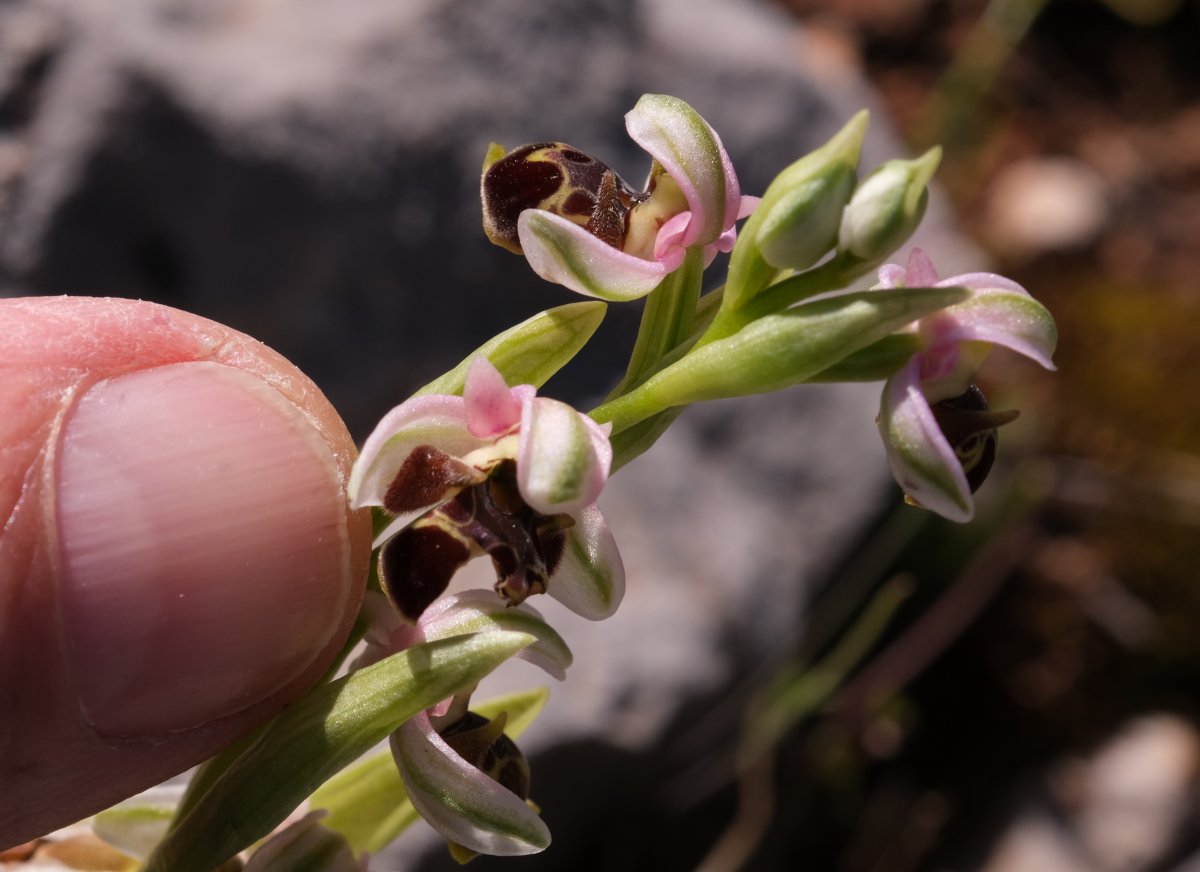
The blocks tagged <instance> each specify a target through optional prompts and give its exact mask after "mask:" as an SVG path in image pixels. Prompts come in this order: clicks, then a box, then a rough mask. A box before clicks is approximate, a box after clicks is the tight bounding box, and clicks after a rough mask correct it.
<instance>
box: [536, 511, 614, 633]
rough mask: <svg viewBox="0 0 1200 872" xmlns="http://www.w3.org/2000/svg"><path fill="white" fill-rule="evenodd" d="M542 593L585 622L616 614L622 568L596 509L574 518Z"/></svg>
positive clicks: (610, 538) (580, 513)
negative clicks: (558, 558) (560, 556)
mask: <svg viewBox="0 0 1200 872" xmlns="http://www.w3.org/2000/svg"><path fill="white" fill-rule="evenodd" d="M546 593H548V594H550V596H552V597H554V599H556V600H558V601H559V602H560V603H562V604H563V605H564V606H566V607H567V608H569V609H570V610H571V611H573V612H575V614H577V615H580V616H581V617H584V618H587V619H588V620H589V621H602V620H604V619H605V618H608V617H611V616H612V615H613V614H615V613H616V611H617V608H618V606H620V605H621V599H622V598H623V597H624V596H625V565H624V563H622V562H621V552H620V551H619V550H618V549H617V540H616V539H615V538H613V535H612V533H611V532H610V531H609V529H608V525H607V524H606V523H605V522H604V516H603V515H602V514H601V513H600V508H599V507H598V506H595V505H592V506H588V507H587V508H585V509H583V510H582V511H581V512H578V513H577V514H576V515H575V526H574V527H572V528H571V529H570V530H569V531H568V532H567V542H566V545H565V547H564V548H563V556H562V560H561V562H560V563H559V565H558V567H557V568H556V569H555V570H554V574H553V575H551V576H550V584H549V587H547V589H546Z"/></svg>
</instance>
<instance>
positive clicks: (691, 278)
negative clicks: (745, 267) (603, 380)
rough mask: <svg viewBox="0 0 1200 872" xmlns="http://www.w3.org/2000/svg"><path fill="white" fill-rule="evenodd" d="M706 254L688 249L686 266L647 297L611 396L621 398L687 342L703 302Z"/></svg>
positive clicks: (684, 263) (684, 264) (667, 278)
mask: <svg viewBox="0 0 1200 872" xmlns="http://www.w3.org/2000/svg"><path fill="white" fill-rule="evenodd" d="M703 258H704V253H703V252H702V251H701V250H700V249H698V248H691V249H688V252H687V255H686V256H685V257H684V261H683V264H682V265H681V266H680V267H679V269H677V270H675V272H673V273H671V274H670V275H669V276H667V277H666V278H665V279H663V280H662V282H661V283H660V284H659V286H658V287H657V288H655V289H654V290H653V291H651V292H650V294H649V296H647V297H646V307H645V308H644V309H643V310H642V323H641V326H640V327H639V328H638V335H637V340H636V341H635V342H634V345H633V351H632V352H631V353H630V355H629V365H628V366H627V367H626V370H625V377H624V378H623V379H621V381H620V382H619V383H618V384H617V386H616V387H615V388H613V389H612V391H611V392H610V393H609V398H610V399H611V398H613V397H619V396H621V394H624V393H626V392H627V391H629V390H630V389H631V388H634V387H636V386H637V385H639V384H641V382H643V381H645V380H646V378H647V377H648V376H650V375H651V374H652V373H653V372H654V370H655V368H656V366H657V364H658V362H659V361H660V360H662V358H663V357H664V356H665V355H666V354H667V353H668V352H670V351H671V350H672V349H673V348H675V347H676V346H677V345H679V344H680V343H681V342H683V341H684V340H685V339H687V337H688V335H689V334H690V333H691V330H692V324H693V322H694V320H695V315H696V307H697V305H698V304H699V302H700V284H701V281H702V280H703V277H704V260H703Z"/></svg>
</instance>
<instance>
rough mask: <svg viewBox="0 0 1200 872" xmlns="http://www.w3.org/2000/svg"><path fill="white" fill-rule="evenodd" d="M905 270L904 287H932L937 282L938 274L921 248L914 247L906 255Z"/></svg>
mask: <svg viewBox="0 0 1200 872" xmlns="http://www.w3.org/2000/svg"><path fill="white" fill-rule="evenodd" d="M904 272H905V280H904V284H905V287H909V288H932V287H933V286H934V285H936V284H937V280H938V274H937V270H936V269H934V266H933V261H932V260H930V259H929V255H927V254H926V253H925V252H924V251H923V250H922V249H920V248H914V249H913V250H912V251H911V252H910V253H909V255H908V266H907V267H906V268H905V270H904Z"/></svg>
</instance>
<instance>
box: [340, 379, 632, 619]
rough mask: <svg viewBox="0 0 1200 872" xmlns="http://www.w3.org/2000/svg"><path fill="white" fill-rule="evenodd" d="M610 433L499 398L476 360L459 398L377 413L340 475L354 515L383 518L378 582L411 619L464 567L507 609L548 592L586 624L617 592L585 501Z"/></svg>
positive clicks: (597, 484) (559, 408)
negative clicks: (487, 561)
mask: <svg viewBox="0 0 1200 872" xmlns="http://www.w3.org/2000/svg"><path fill="white" fill-rule="evenodd" d="M609 429H610V428H609V427H608V426H607V425H605V426H601V425H600V424H597V423H596V422H595V421H593V420H592V419H591V418H589V417H588V416H587V415H584V414H581V413H579V412H577V411H576V410H575V409H573V408H571V407H570V406H568V405H566V404H565V403H561V402H558V401H557V400H551V399H547V398H544V397H538V396H535V390H534V388H533V387H532V386H530V385H518V386H517V387H514V388H509V387H508V386H507V385H506V384H505V382H504V378H503V376H501V375H500V373H499V372H498V371H497V370H496V368H495V367H494V366H492V364H491V363H490V362H489V361H488V360H487V359H486V358H484V357H479V358H477V359H476V360H474V361H473V362H472V364H471V366H470V369H469V370H468V373H467V378H466V386H465V388H464V391H463V396H461V397H459V396H447V395H439V394H433V395H426V396H419V397H413V398H412V399H409V400H408V401H406V402H404V403H402V404H400V405H399V406H397V407H396V408H394V409H393V410H392V411H391V412H389V413H388V414H387V415H385V416H384V418H383V420H381V421H380V422H379V426H377V427H376V428H375V431H374V432H373V433H372V434H371V435H370V436H369V437H368V438H367V441H366V442H365V443H364V445H363V449H362V453H361V454H360V455H359V458H358V461H357V462H356V463H355V465H354V469H353V471H352V472H351V475H350V484H349V496H350V503H351V505H352V506H353V507H354V508H361V507H363V506H380V507H382V508H383V510H384V511H385V512H386V513H387V514H388V515H390V516H391V520H390V522H389V523H388V524H387V526H386V527H385V528H384V530H383V531H382V532H381V533H380V534H379V536H377V537H376V540H375V545H376V547H381V550H380V555H379V577H380V581H381V583H382V585H383V588H384V590H385V591H386V592H387V594H388V597H389V598H390V599H391V600H392V602H393V603H394V604H395V605H396V607H397V608H398V609H399V610H400V612H401V613H402V614H403V615H404V616H405V617H407V618H408V619H409V620H411V621H415V620H416V619H417V618H419V617H420V616H421V613H422V612H424V611H425V609H426V608H427V607H428V606H429V605H430V604H431V603H432V602H433V601H434V600H435V599H437V598H438V597H439V596H440V595H441V594H442V593H443V592H444V591H445V590H446V587H447V585H449V583H450V579H451V578H452V577H453V576H454V574H455V573H456V572H457V571H458V570H459V568H461V567H462V566H463V565H465V564H466V563H467V562H468V561H469V560H471V559H472V558H473V557H478V556H481V555H483V554H485V553H486V554H487V555H488V556H490V557H491V558H492V563H493V565H494V566H495V569H496V591H497V593H499V594H500V595H501V596H502V597H503V598H504V599H505V601H506V602H508V603H509V604H512V605H515V604H518V603H520V602H522V601H523V600H524V599H525V598H526V597H528V596H529V595H531V594H535V593H549V594H550V595H551V596H552V597H554V598H555V599H557V600H559V601H560V602H562V603H563V604H564V605H565V606H567V608H569V609H571V610H572V611H574V612H576V613H578V614H580V615H582V616H583V617H585V618H589V619H591V620H601V619H603V618H606V617H608V616H610V615H611V614H613V613H614V612H615V611H616V609H617V606H618V605H619V604H620V601H621V597H622V595H623V594H624V589H625V573H624V568H623V567H622V564H621V557H620V554H619V553H618V552H617V547H616V542H615V540H614V539H613V536H612V534H611V533H610V532H609V529H608V526H607V525H606V524H605V523H604V518H603V516H602V515H601V514H600V509H599V508H598V507H597V506H596V498H597V497H598V496H599V495H600V491H601V489H602V488H603V487H604V483H605V481H606V480H607V479H608V472H609V466H610V464H611V463H612V446H611V445H610V444H609V441H608V432H609Z"/></svg>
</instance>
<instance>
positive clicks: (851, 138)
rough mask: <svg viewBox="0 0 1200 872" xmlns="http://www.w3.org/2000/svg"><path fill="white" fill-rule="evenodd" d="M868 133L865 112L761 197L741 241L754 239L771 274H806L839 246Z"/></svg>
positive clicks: (806, 157) (781, 176)
mask: <svg viewBox="0 0 1200 872" xmlns="http://www.w3.org/2000/svg"><path fill="white" fill-rule="evenodd" d="M866 132H867V113H866V111H865V110H864V111H862V112H859V113H858V114H857V115H855V116H854V117H853V118H852V119H850V121H849V122H848V123H847V124H846V125H845V126H844V127H843V128H842V129H841V130H839V131H838V132H837V133H836V134H835V135H834V136H833V138H832V139H830V140H829V141H828V142H827V143H825V145H823V146H821V147H820V148H819V149H817V150H816V151H813V152H810V153H809V154H807V155H805V156H804V157H802V158H800V160H798V161H796V162H795V163H794V164H792V165H791V166H790V167H788V168H787V169H785V170H784V171H783V172H782V173H780V174H779V175H778V176H776V177H775V180H774V181H773V182H771V184H770V186H769V187H768V188H767V191H766V193H765V194H763V198H762V202H761V203H760V204H759V206H758V210H757V211H756V213H755V215H754V216H753V217H752V218H751V223H750V224H748V225H747V227H746V230H744V231H743V235H744V236H751V235H752V234H753V241H754V243H755V244H757V245H758V248H759V251H760V252H761V253H762V257H763V260H765V261H766V262H767V263H769V264H770V265H771V266H773V267H774V268H775V269H796V270H801V269H807V268H808V267H810V266H812V265H813V264H814V263H816V262H817V261H818V260H820V258H821V256H822V255H824V254H825V252H827V251H829V250H830V249H831V248H833V246H834V245H835V244H836V243H837V240H838V225H839V223H840V221H841V217H842V210H843V209H844V208H845V206H846V203H847V201H849V199H850V195H851V193H852V192H853V191H854V181H855V171H856V169H857V168H858V156H859V152H860V151H861V150H862V142H863V137H864V136H865V135H866Z"/></svg>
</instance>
